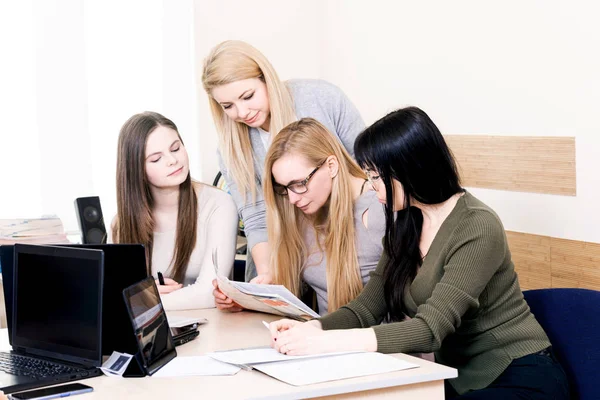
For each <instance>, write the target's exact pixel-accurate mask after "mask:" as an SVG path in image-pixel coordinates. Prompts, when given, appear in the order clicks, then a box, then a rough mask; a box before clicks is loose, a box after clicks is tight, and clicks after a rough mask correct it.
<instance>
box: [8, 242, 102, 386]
mask: <svg viewBox="0 0 600 400" xmlns="http://www.w3.org/2000/svg"><path fill="white" fill-rule="evenodd" d="M3 267H4V265H3ZM3 269H4V268H3ZM13 275H14V276H13V282H14V283H13V307H12V311H13V312H12V327H11V329H12V347H13V351H12V352H10V353H6V352H2V353H0V390H3V391H4V392H5V393H12V392H17V391H21V390H25V389H31V388H36V387H41V386H48V385H53V384H56V383H61V382H67V381H74V380H79V379H85V378H89V377H92V376H96V375H100V374H101V371H100V370H99V369H98V368H97V367H99V366H100V365H101V364H102V286H103V278H104V253H103V252H102V251H100V250H90V249H74V248H68V247H54V246H34V245H24V244H16V245H15V246H14V271H13Z"/></svg>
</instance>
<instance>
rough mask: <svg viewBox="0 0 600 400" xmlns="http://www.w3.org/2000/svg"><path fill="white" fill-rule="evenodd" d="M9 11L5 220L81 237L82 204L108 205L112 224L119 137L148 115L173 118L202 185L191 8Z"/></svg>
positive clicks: (22, 4) (139, 5)
mask: <svg viewBox="0 0 600 400" xmlns="http://www.w3.org/2000/svg"><path fill="white" fill-rule="evenodd" d="M0 4H1V5H0V36H1V37H2V39H1V40H3V42H2V49H3V51H4V49H5V48H6V49H7V51H6V52H5V53H4V54H11V55H13V56H12V57H11V61H14V62H10V63H6V62H4V61H3V62H2V67H1V68H2V70H0V87H2V90H1V91H0V92H1V93H2V94H1V96H2V97H1V98H2V103H1V105H2V108H1V110H2V114H3V115H4V113H6V114H5V118H3V121H5V125H4V129H2V132H1V134H0V174H1V175H0V176H1V178H0V180H1V185H2V186H1V187H2V189H0V190H1V191H2V195H1V196H0V218H11V217H37V216H40V215H41V214H57V215H58V216H59V217H61V218H62V220H63V223H64V225H65V228H66V229H67V230H68V231H73V230H77V222H76V218H75V211H74V205H73V201H74V200H75V198H76V197H82V196H94V195H98V196H100V199H101V202H102V209H103V212H104V215H105V219H107V220H110V219H111V218H112V216H113V215H114V214H115V212H116V198H115V173H116V148H117V138H118V134H119V129H120V127H121V125H122V124H123V123H124V122H125V120H126V119H127V118H129V117H130V116H131V115H133V114H134V113H137V112H141V111H145V110H152V111H158V112H160V113H163V114H164V115H165V116H167V117H169V118H171V119H173V121H174V122H175V123H176V124H177V125H178V127H179V130H180V132H181V134H182V136H183V138H184V140H185V142H186V144H187V145H188V146H189V150H188V151H189V152H190V158H191V160H192V161H193V163H192V165H191V170H192V173H193V174H194V175H196V176H199V175H201V167H200V165H201V163H200V159H201V154H200V146H199V144H198V143H199V140H198V135H197V134H196V132H197V128H196V121H197V119H196V115H195V114H196V105H195V103H196V100H195V95H196V91H195V68H194V63H195V59H194V55H193V38H194V32H193V2H192V1H191V0H179V1H177V2H168V1H166V0H127V1H117V0H108V1H102V2H97V1H94V0H85V1H80V0H23V1H18V2H17V1H15V2H2V3H0ZM5 44H6V45H7V47H5Z"/></svg>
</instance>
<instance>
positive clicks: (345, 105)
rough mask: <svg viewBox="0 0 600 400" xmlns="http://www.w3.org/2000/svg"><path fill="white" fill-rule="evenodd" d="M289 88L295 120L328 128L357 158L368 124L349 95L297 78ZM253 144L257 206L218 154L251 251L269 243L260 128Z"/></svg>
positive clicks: (252, 138)
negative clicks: (360, 137)
mask: <svg viewBox="0 0 600 400" xmlns="http://www.w3.org/2000/svg"><path fill="white" fill-rule="evenodd" d="M286 86H287V87H288V89H289V90H290V92H291V95H292V98H293V100H294V108H295V111H296V117H297V118H298V119H301V118H307V117H310V118H314V119H316V120H317V121H319V122H320V123H322V124H323V125H325V126H326V127H327V129H329V131H330V132H332V133H333V134H335V135H336V137H337V138H338V139H339V140H340V142H341V143H342V144H343V145H344V147H345V148H346V150H348V152H349V153H350V154H351V155H352V156H353V157H354V140H355V139H356V137H357V136H358V134H359V133H360V132H361V131H362V130H363V129H364V128H365V123H364V121H363V120H362V118H361V116H360V114H359V113H358V110H357V109H356V107H355V106H354V105H353V104H352V103H351V102H350V100H349V99H348V98H347V97H346V95H345V94H344V93H343V92H342V91H341V90H340V89H339V88H338V87H337V86H335V85H333V84H331V83H329V82H326V81H323V80H312V79H310V80H309V79H302V80H300V79H294V80H289V81H287V82H286ZM271 133H272V132H271ZM250 141H251V142H252V150H253V153H254V170H255V172H256V176H257V180H258V184H257V185H258V186H257V195H256V203H253V202H252V196H251V195H250V194H249V193H248V194H247V195H246V201H244V197H243V196H242V194H241V193H240V192H239V190H238V188H237V185H236V184H235V182H234V181H233V179H232V178H231V177H230V176H229V174H228V173H227V168H225V165H224V164H223V159H222V157H221V154H220V153H219V167H220V169H221V173H222V174H223V176H224V178H225V181H226V183H227V186H228V188H229V192H230V193H231V195H232V196H233V200H234V201H235V204H236V206H237V208H238V212H239V214H240V216H241V218H242V221H243V222H244V231H245V233H246V237H247V238H248V249H249V250H251V249H252V248H253V247H254V246H255V245H256V244H257V243H261V242H266V241H267V222H266V209H265V202H264V197H263V193H262V184H261V182H262V178H263V175H264V164H265V157H266V154H267V149H266V148H265V146H264V145H263V142H262V141H261V139H260V133H259V132H258V129H255V128H251V129H250Z"/></svg>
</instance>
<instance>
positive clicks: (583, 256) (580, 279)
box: [551, 238, 600, 290]
mask: <svg viewBox="0 0 600 400" xmlns="http://www.w3.org/2000/svg"><path fill="white" fill-rule="evenodd" d="M551 265H552V287H575V288H584V289H594V290H600V244H598V243H589V242H580V241H576V240H565V239H556V238H552V245H551Z"/></svg>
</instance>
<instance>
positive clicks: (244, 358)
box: [207, 347, 350, 367]
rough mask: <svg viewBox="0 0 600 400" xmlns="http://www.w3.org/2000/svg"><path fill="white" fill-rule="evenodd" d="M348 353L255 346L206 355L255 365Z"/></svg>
mask: <svg viewBox="0 0 600 400" xmlns="http://www.w3.org/2000/svg"><path fill="white" fill-rule="evenodd" d="M341 354H350V353H349V352H340V353H326V354H311V355H307V356H288V355H285V354H281V353H280V352H278V351H277V350H275V349H273V348H271V347H256V348H250V349H239V350H229V351H217V352H214V353H208V354H207V356H209V357H211V358H214V359H215V360H218V361H222V362H224V363H228V364H234V365H250V366H253V367H254V366H255V365H256V364H260V363H272V362H278V361H292V360H302V359H306V358H323V357H330V356H334V355H341Z"/></svg>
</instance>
